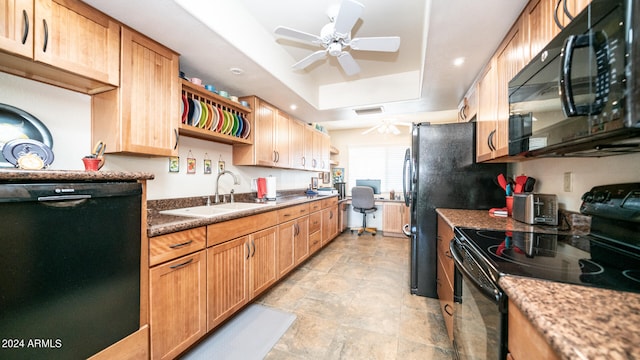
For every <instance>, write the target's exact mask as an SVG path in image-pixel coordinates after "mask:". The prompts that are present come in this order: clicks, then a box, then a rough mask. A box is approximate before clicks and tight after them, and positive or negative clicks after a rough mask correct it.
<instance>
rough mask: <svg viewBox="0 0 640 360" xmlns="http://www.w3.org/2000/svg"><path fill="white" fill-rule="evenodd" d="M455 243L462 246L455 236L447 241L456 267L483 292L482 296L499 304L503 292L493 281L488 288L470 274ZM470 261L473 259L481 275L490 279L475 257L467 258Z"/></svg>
mask: <svg viewBox="0 0 640 360" xmlns="http://www.w3.org/2000/svg"><path fill="white" fill-rule="evenodd" d="M455 244H459V245H460V246H461V247H463V248H464V245H463V244H460V243H459V242H458V241H457V240H456V239H455V238H454V239H453V240H452V241H451V242H450V243H449V250H450V251H451V256H452V257H453V262H454V263H455V265H456V268H457V269H458V270H459V271H460V272H461V273H462V274H463V275H464V276H465V277H466V278H467V279H468V280H469V281H470V282H471V283H472V284H473V285H474V286H475V287H476V288H477V289H478V290H479V291H480V292H481V293H483V294H484V296H486V297H487V298H488V299H490V300H491V301H493V302H495V303H496V304H500V303H501V301H502V297H503V294H502V292H501V291H500V290H499V289H498V287H497V285H495V284H493V282H491V285H492V288H491V289H489V288H487V287H486V286H484V285H483V284H481V283H480V282H479V280H478V279H477V278H476V277H475V276H474V275H473V274H471V272H470V271H469V270H468V269H467V268H466V267H465V266H464V265H463V263H462V257H461V255H460V254H459V253H458V251H457V249H456V248H455ZM469 259H470V260H471V261H473V262H474V263H475V266H476V268H477V269H478V270H479V271H480V272H481V275H483V276H484V277H485V278H486V279H487V280H489V281H491V280H490V279H491V278H490V277H489V276H488V275H487V274H486V273H485V272H484V270H482V268H481V267H480V266H478V263H477V261H476V260H475V259H473V258H469Z"/></svg>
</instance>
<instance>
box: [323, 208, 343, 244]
mask: <svg viewBox="0 0 640 360" xmlns="http://www.w3.org/2000/svg"><path fill="white" fill-rule="evenodd" d="M338 215H339V214H338V205H337V204H336V205H333V206H331V207H328V208H326V209H324V210H322V246H325V245H326V244H328V243H329V242H330V241H331V240H333V239H334V238H335V237H336V235H338Z"/></svg>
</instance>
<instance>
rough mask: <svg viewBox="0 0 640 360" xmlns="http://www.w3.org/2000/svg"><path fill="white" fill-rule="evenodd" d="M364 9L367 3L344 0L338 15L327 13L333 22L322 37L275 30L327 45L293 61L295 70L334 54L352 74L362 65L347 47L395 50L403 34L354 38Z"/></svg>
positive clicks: (328, 25)
mask: <svg viewBox="0 0 640 360" xmlns="http://www.w3.org/2000/svg"><path fill="white" fill-rule="evenodd" d="M363 10H364V5H362V4H361V3H359V2H357V1H355V0H343V1H342V4H340V8H339V10H338V11H337V14H331V13H329V14H328V15H329V20H330V22H329V23H328V24H326V25H325V26H323V27H322V29H321V30H320V36H317V35H313V34H309V33H306V32H304V31H300V30H295V29H291V28H288V27H285V26H278V27H277V28H276V29H275V31H274V32H275V34H276V35H279V36H284V37H287V38H290V39H292V40H297V41H300V42H304V43H311V44H315V45H320V46H322V47H323V48H324V49H323V50H318V51H316V52H314V53H312V54H311V55H309V56H307V57H305V58H303V59H302V60H300V61H298V62H297V63H295V64H293V65H292V67H293V68H294V69H296V70H302V69H304V68H306V67H307V66H309V65H311V64H313V63H314V62H316V61H319V60H322V59H324V58H326V57H327V54H329V55H331V56H335V57H336V58H337V59H338V63H340V66H341V67H342V69H343V70H344V72H345V74H347V75H348V76H351V75H355V74H357V73H359V72H360V66H359V65H358V63H357V62H356V61H355V60H354V59H353V57H352V56H351V54H350V53H349V52H348V51H346V50H345V49H346V48H351V49H352V50H361V51H383V52H396V51H398V48H399V47H400V37H398V36H386V37H363V38H353V39H352V38H351V30H352V29H353V26H354V25H355V24H356V21H358V19H359V18H360V15H361V14H362V11H363Z"/></svg>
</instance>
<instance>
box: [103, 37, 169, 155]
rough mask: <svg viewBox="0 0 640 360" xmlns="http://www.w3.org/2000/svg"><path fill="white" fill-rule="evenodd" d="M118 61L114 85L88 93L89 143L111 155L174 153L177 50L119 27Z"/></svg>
mask: <svg viewBox="0 0 640 360" xmlns="http://www.w3.org/2000/svg"><path fill="white" fill-rule="evenodd" d="M121 59H122V60H121V61H122V71H121V78H122V79H121V85H120V87H119V88H118V89H114V90H112V91H107V92H104V93H101V94H97V95H94V96H93V97H92V119H93V126H92V131H93V141H94V142H95V141H98V140H102V141H104V142H105V144H106V145H107V152H111V153H127V154H139V155H157V156H173V155H176V154H177V131H178V127H179V125H180V86H181V85H180V79H179V77H178V54H176V53H175V52H173V51H172V50H170V49H167V48H166V47H164V46H162V45H160V44H158V43H156V42H154V41H153V40H151V39H149V38H147V37H145V36H144V35H141V34H139V33H137V32H135V31H133V30H130V29H128V28H125V27H123V28H122V56H121Z"/></svg>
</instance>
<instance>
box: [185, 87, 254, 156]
mask: <svg viewBox="0 0 640 360" xmlns="http://www.w3.org/2000/svg"><path fill="white" fill-rule="evenodd" d="M180 103H181V105H180V109H181V111H180V115H181V124H180V129H179V133H180V135H185V136H189V137H194V138H198V139H203V140H211V141H216V142H221V143H225V144H248V145H251V144H253V129H254V124H253V123H252V121H253V117H251V116H248V115H249V114H250V113H251V109H250V108H248V107H245V106H243V105H242V104H240V103H236V102H234V101H231V100H229V99H227V98H225V97H223V96H220V95H218V94H216V93H214V92H211V91H209V90H207V89H205V88H204V87H202V86H200V85H195V84H192V83H191V82H189V81H186V80H184V79H183V80H182V94H181V99H180Z"/></svg>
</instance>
